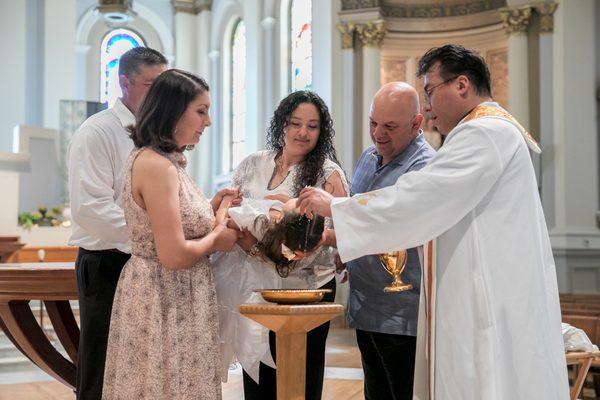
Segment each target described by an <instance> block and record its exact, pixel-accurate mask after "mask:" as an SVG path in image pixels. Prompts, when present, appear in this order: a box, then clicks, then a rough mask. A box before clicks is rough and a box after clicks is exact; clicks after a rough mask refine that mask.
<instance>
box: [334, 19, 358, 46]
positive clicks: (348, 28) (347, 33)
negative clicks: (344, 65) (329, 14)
mask: <svg viewBox="0 0 600 400" xmlns="http://www.w3.org/2000/svg"><path fill="white" fill-rule="evenodd" d="M336 26H337V29H338V31H340V33H341V34H342V49H352V48H353V47H354V31H355V30H356V24H355V23H354V22H340V23H339V24H337V25H336Z"/></svg>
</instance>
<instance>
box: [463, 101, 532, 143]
mask: <svg viewBox="0 0 600 400" xmlns="http://www.w3.org/2000/svg"><path fill="white" fill-rule="evenodd" d="M481 117H498V118H502V119H505V120H507V121H509V122H510V123H512V124H513V125H514V126H516V127H517V129H519V131H520V132H521V135H523V139H525V143H526V144H527V146H528V147H529V148H530V149H531V151H533V152H534V153H538V154H539V153H541V152H542V150H540V147H539V145H538V143H537V142H536V140H535V139H534V138H533V136H531V134H530V133H529V132H527V129H525V128H523V126H522V125H521V124H520V123H519V121H517V120H516V118H515V117H513V116H512V115H511V114H510V113H509V112H508V111H506V110H505V109H503V108H500V107H492V106H487V105H484V104H480V105H478V106H477V107H475V108H474V109H473V110H471V112H470V113H469V114H468V115H467V116H466V117H465V119H464V120H463V121H462V123H465V122H469V121H472V120H474V119H476V118H481Z"/></svg>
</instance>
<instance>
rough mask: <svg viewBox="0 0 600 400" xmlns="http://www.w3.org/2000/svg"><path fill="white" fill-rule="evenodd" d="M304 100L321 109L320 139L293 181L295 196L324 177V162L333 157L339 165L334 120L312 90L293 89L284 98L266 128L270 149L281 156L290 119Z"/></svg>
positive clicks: (300, 166)
mask: <svg viewBox="0 0 600 400" xmlns="http://www.w3.org/2000/svg"><path fill="white" fill-rule="evenodd" d="M304 103H309V104H313V105H314V106H315V107H316V108H317V111H318V112H319V122H320V126H319V138H318V140H317V144H316V145H315V148H314V149H312V150H311V151H310V153H308V154H307V155H306V157H304V160H303V161H302V163H301V164H300V165H299V170H298V174H297V175H296V179H295V181H294V189H293V190H294V193H293V194H294V196H298V194H299V193H300V191H301V190H302V189H303V188H304V187H306V186H314V185H315V184H316V183H317V182H318V181H319V180H320V179H322V178H323V164H324V163H325V160H326V159H330V160H331V161H333V162H335V163H336V164H338V165H339V164H340V163H339V161H338V159H337V154H336V152H335V148H334V147H333V136H334V135H335V131H334V130H333V121H332V120H331V115H330V114H329V109H328V108H327V105H325V102H324V101H323V99H321V98H320V97H319V95H317V94H316V93H314V92H311V91H309V90H300V91H297V92H293V93H291V94H290V95H288V96H287V97H286V98H285V99H283V100H281V102H280V103H279V106H278V107H277V109H276V110H275V113H274V114H273V118H272V119H271V124H270V126H269V130H268V131H267V148H269V149H271V150H275V151H276V152H277V155H276V156H275V159H276V160H277V159H279V157H281V154H282V151H283V146H284V144H285V143H284V140H283V139H284V136H285V133H284V128H285V127H286V126H287V124H288V123H289V122H290V118H291V116H292V113H293V112H294V110H295V109H296V108H297V107H298V106H299V105H300V104H304Z"/></svg>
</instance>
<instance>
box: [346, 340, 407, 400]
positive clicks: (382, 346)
mask: <svg viewBox="0 0 600 400" xmlns="http://www.w3.org/2000/svg"><path fill="white" fill-rule="evenodd" d="M356 341H357V343H358V348H359V349H360V355H361V361H362V366H363V371H364V374H365V382H364V387H365V399H366V400H382V399H389V400H412V398H413V377H414V374H415V352H416V349H417V338H416V337H414V336H404V335H391V334H388V333H379V332H367V331H361V330H359V329H357V330H356Z"/></svg>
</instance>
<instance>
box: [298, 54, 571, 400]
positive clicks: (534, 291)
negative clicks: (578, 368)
mask: <svg viewBox="0 0 600 400" xmlns="http://www.w3.org/2000/svg"><path fill="white" fill-rule="evenodd" d="M419 75H421V76H424V91H425V108H424V110H425V112H427V113H429V114H430V116H431V118H432V120H433V125H434V127H435V128H436V129H437V130H438V131H439V132H440V133H441V134H442V135H444V136H445V141H444V144H443V146H442V147H441V148H440V150H439V151H438V153H437V154H436V155H435V156H434V158H433V159H432V160H431V162H430V163H429V164H428V165H427V166H425V167H424V168H423V169H421V170H420V171H414V172H409V173H407V174H404V175H402V176H401V177H400V178H398V180H397V181H396V184H395V185H393V186H390V187H387V188H383V189H380V190H375V191H372V192H367V193H364V194H360V195H356V196H354V197H352V198H336V199H333V198H331V197H330V196H329V194H328V193H324V192H322V191H320V190H317V189H314V188H308V189H304V191H303V192H302V193H301V195H300V198H299V203H300V204H299V205H300V207H301V208H302V209H303V210H305V211H309V212H316V213H318V214H320V215H324V216H329V215H332V217H333V222H334V225H335V232H336V236H337V247H338V250H339V253H340V256H341V258H342V260H343V261H348V260H352V259H355V258H357V257H359V256H362V255H365V254H378V253H385V252H389V251H394V250H400V249H406V248H411V247H414V246H416V245H419V244H422V243H426V242H428V241H430V240H433V242H430V243H429V244H428V245H427V246H426V248H425V252H424V261H425V262H424V266H423V283H422V285H421V300H420V304H419V306H420V310H419V323H418V328H417V330H418V334H417V336H418V339H417V360H416V368H415V387H414V396H415V397H416V398H417V399H420V400H425V399H429V400H432V399H437V400H455V399H461V400H479V399H486V400H503V399H546V400H563V399H568V398H569V385H568V381H567V371H566V363H565V354H564V345H563V341H562V335H561V325H560V306H559V299H558V288H557V282H556V271H555V267H554V260H553V258H552V249H551V247H550V240H549V237H548V231H547V228H546V223H545V220H544V214H543V211H542V207H541V203H540V199H539V195H538V189H537V184H536V179H535V174H534V170H533V167H532V163H531V158H530V154H529V150H528V146H529V148H530V149H531V150H533V151H536V152H539V147H538V146H537V144H536V143H535V141H534V140H533V139H532V137H531V136H530V135H529V133H527V131H526V130H525V129H524V128H523V127H522V126H521V125H520V124H519V123H518V122H517V121H516V120H515V119H514V118H513V117H512V116H511V115H510V114H509V113H508V112H506V111H505V110H504V109H502V108H501V107H500V106H499V105H498V104H497V103H495V102H493V100H492V99H491V87H490V86H491V85H490V77H489V71H488V68H487V66H486V65H485V62H484V61H483V59H482V58H481V57H480V56H479V55H477V54H475V53H474V52H472V51H470V50H467V49H465V48H464V47H462V46H457V45H446V46H443V47H440V48H434V49H431V50H429V51H428V52H427V53H426V54H425V55H424V56H423V57H422V58H421V60H420V64H419Z"/></svg>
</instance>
